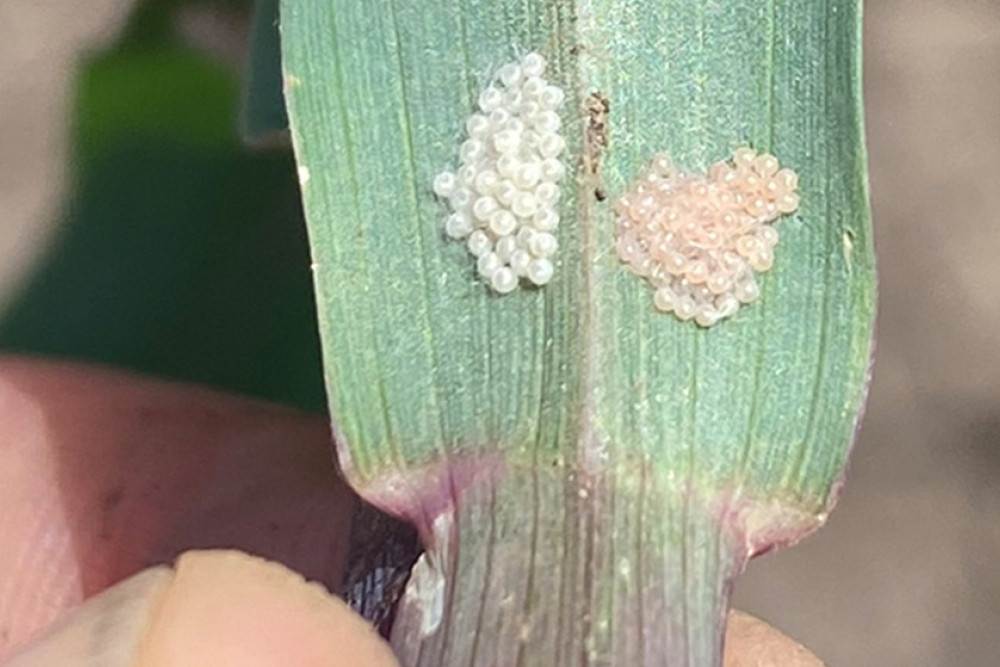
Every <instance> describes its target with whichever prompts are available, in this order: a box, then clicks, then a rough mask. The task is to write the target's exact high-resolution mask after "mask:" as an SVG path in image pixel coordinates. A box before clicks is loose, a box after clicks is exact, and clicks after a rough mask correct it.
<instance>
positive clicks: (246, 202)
mask: <svg viewBox="0 0 1000 667" xmlns="http://www.w3.org/2000/svg"><path fill="white" fill-rule="evenodd" d="M181 4H183V1H182V0H155V1H151V2H146V3H145V4H143V5H141V6H140V7H138V8H137V10H136V11H135V13H134V14H133V16H132V18H131V21H130V22H129V25H128V26H127V27H126V29H125V30H124V32H123V34H122V37H121V38H120V40H119V41H118V43H117V44H116V46H115V47H114V48H112V49H110V50H109V51H107V52H104V53H102V54H98V55H97V56H95V57H93V58H91V59H89V60H87V61H86V62H84V63H82V65H81V68H80V74H79V77H78V81H77V94H76V103H75V108H74V116H73V118H74V140H73V141H74V143H73V154H74V160H73V165H72V169H73V177H72V186H71V191H70V195H69V198H68V201H67V202H66V203H65V206H64V214H63V219H62V221H61V225H60V227H59V231H58V235H57V238H56V239H55V241H54V242H53V243H52V246H51V248H50V249H49V252H48V253H47V255H46V256H45V257H44V258H43V260H42V261H41V263H40V264H39V265H38V266H37V268H36V270H35V273H34V274H33V275H32V276H31V277H30V278H29V280H28V282H27V285H26V287H25V288H24V289H23V291H22V293H21V294H20V295H18V296H17V297H16V298H15V299H14V301H13V302H12V304H11V305H10V306H9V307H8V309H7V310H6V311H5V312H4V313H2V316H0V349H3V350H5V351H17V352H26V353H33V354H39V355H47V356H56V357H61V358H69V359H76V360H83V361H92V362H99V363H104V364H110V365H114V366H120V367H125V368H129V369H132V370H135V371H138V372H141V373H147V374H153V375H158V376H163V377H168V378H174V379H181V380H188V381H194V382H198V383H202V384H207V385H210V386H214V387H217V388H221V389H225V390H229V391H234V392H239V393H244V394H249V395H252V396H257V397H261V398H265V399H269V400H274V401H279V402H283V403H286V404H289V405H292V406H295V407H299V408H302V409H306V410H311V411H322V410H323V409H324V407H325V399H324V393H323V383H322V369H321V361H320V353H319V342H318V338H317V334H316V318H315V308H314V304H313V296H312V281H311V275H310V270H309V251H308V245H307V242H306V233H305V226H304V223H303V219H302V211H301V204H300V201H299V193H298V185H297V182H296V177H295V166H294V161H293V159H292V155H291V153H290V152H289V151H270V152H255V151H252V150H250V149H248V148H246V147H244V146H243V145H242V144H241V142H240V139H239V131H238V126H239V122H238V120H239V116H240V111H239V99H240V95H241V93H240V73H239V72H236V71H233V69H232V68H231V67H230V66H228V65H226V64H224V63H220V62H217V61H215V60H213V59H212V58H211V57H209V56H207V55H204V54H202V53H199V52H197V51H195V50H193V49H192V48H190V47H189V46H186V45H184V44H183V43H181V42H180V40H179V39H178V38H177V37H176V35H175V32H174V28H173V25H174V21H173V17H174V12H175V11H176V9H177V8H178V7H179V6H180V5H181ZM222 4H223V5H226V6H227V8H228V9H230V10H232V11H240V10H241V8H242V11H247V8H246V7H245V6H244V5H247V4H248V3H246V2H241V1H237V0H231V1H229V2H224V3H222ZM259 41H260V40H254V44H255V48H271V49H274V50H275V55H274V56H272V57H276V49H277V44H276V42H275V43H274V44H272V45H270V46H269V45H268V44H266V43H264V44H263V46H260V45H258V42H259ZM265 42H266V40H265ZM252 60H253V61H255V62H256V61H261V62H267V56H254V57H253V58H252ZM272 66H273V62H272ZM279 81H280V79H279ZM278 92H279V93H280V90H279V91H278ZM250 97H251V96H250V95H247V99H250ZM278 99H279V102H280V95H279V97H278ZM271 103H272V105H273V99H272V100H271Z"/></svg>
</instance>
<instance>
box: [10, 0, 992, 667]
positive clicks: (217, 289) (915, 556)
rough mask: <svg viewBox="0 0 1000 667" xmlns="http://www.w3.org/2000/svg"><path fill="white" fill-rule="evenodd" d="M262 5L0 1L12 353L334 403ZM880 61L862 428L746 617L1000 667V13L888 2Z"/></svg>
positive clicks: (820, 642) (234, 1)
mask: <svg viewBox="0 0 1000 667" xmlns="http://www.w3.org/2000/svg"><path fill="white" fill-rule="evenodd" d="M267 1H269V0H267ZM249 4H250V3H249V2H247V1H246V0H146V1H145V2H143V3H142V5H141V7H139V8H138V10H136V11H132V6H131V5H132V2H131V1H130V0H76V1H75V2H73V3H67V2H65V0H0V350H3V351H22V352H32V353H39V354H45V355H50V356H62V357H70V358H76V359H87V360H92V361H96V362H103V363H108V364H114V365H118V366H125V367H128V368H132V369H135V370H138V371H141V372H144V373H150V374H155V375H160V376H167V377H173V378H179V379H185V380H191V381H195V382H200V383H204V384H209V385H212V386H216V387H220V388H224V389H228V390H231V391H236V392H241V393H246V394H252V395H256V396H262V397H264V398H268V399H271V400H275V401H280V402H283V403H287V404H290V405H294V406H297V407H300V408H302V409H305V410H311V411H316V412H319V411H322V410H323V409H324V398H323V389H322V377H321V369H320V358H319V349H318V343H317V341H316V338H315V334H314V333H313V331H314V325H313V318H314V316H315V315H314V312H313V306H312V301H311V294H310V276H309V268H308V267H309V261H308V249H307V246H306V240H305V234H304V229H303V228H302V225H301V222H300V220H301V211H300V209H299V203H298V192H297V185H296V183H295V176H294V173H295V170H294V168H293V165H292V162H291V156H290V154H289V153H288V151H285V150H279V149H274V150H268V149H267V147H268V146H269V145H271V144H274V143H276V137H275V136H274V135H273V133H271V132H270V129H271V128H273V127H277V126H280V123H281V120H282V119H281V113H282V112H281V109H280V107H279V106H274V107H271V108H268V106H267V105H266V104H265V105H256V106H257V107H258V108H259V109H261V115H260V116H259V117H255V118H242V119H241V122H240V123H239V124H236V123H234V122H233V121H234V119H236V118H238V117H239V109H240V106H241V104H240V102H241V100H240V96H241V95H244V94H249V95H257V94H261V95H264V96H267V95H268V94H269V93H271V92H273V89H274V86H276V85H278V84H277V72H275V71H270V72H269V71H267V70H266V68H265V69H264V70H263V71H262V73H261V79H260V80H255V81H253V82H251V85H249V86H248V87H247V86H244V85H243V84H244V83H245V82H244V81H243V76H244V74H243V72H244V64H245V62H244V61H245V54H246V53H247V52H248V50H249V49H248V42H249V41H250V40H263V41H264V42H265V44H264V47H265V50H266V48H273V47H274V45H275V44H276V33H275V32H274V30H273V29H271V27H270V26H269V25H263V26H257V29H256V30H255V29H254V26H253V25H252V22H251V19H250V12H249V11H248V5H249ZM865 47H866V64H865V68H866V72H865V74H866V81H865V84H866V85H865V88H866V95H867V117H868V139H869V150H870V155H871V181H872V191H873V207H874V214H875V222H876V238H877V244H878V248H879V266H880V274H881V287H880V291H881V296H880V315H879V324H878V351H877V365H876V371H875V376H874V383H873V386H872V391H871V399H870V402H869V406H868V412H867V418H866V420H865V423H864V428H863V430H862V433H861V438H860V442H859V444H858V446H857V449H856V450H855V454H854V458H853V461H852V465H851V472H850V478H849V483H848V484H847V487H846V491H845V494H844V496H843V499H842V501H841V504H840V506H839V508H838V509H837V511H836V512H834V513H833V515H832V518H831V519H830V522H829V524H828V525H827V527H826V528H824V529H823V530H822V531H820V532H819V533H818V534H816V535H815V536H813V537H811V538H809V539H807V540H806V541H805V542H803V543H802V544H801V545H799V546H798V547H796V548H794V549H789V550H785V551H783V552H779V553H777V554H775V555H769V556H767V557H765V558H763V559H761V560H760V561H757V562H755V563H753V564H752V565H751V567H750V570H749V572H748V573H747V574H746V575H745V576H744V577H743V578H742V579H741V580H740V581H739V583H738V586H737V589H736V604H737V605H738V606H740V607H742V608H744V609H746V610H747V611H750V612H752V613H755V614H757V615H759V616H761V617H762V618H764V619H766V620H768V621H770V622H772V623H774V624H775V625H777V626H778V627H780V628H781V629H782V630H784V631H785V632H787V633H789V634H790V635H792V636H793V637H795V638H796V639H798V640H800V641H802V642H803V643H805V644H806V645H808V646H809V647H811V648H812V649H813V650H815V651H816V652H817V653H818V654H819V655H820V656H821V657H822V658H824V659H825V660H826V661H827V662H828V664H829V665H831V667H840V666H850V667H855V666H868V665H871V666H878V667H904V666H905V667H914V666H923V665H928V666H938V665H941V666H948V667H972V666H977V667H979V666H982V665H988V664H997V661H998V660H1000V484H998V483H997V480H1000V400H998V399H1000V353H998V351H997V347H998V345H997V340H998V337H1000V186H998V185H997V183H996V181H997V174H998V173H1000V3H997V2H996V0H869V2H868V3H867V23H866V35H865ZM246 90H249V93H247V92H244V91H246ZM241 130H242V132H243V134H245V135H249V136H251V137H252V138H253V139H254V142H255V143H257V144H259V145H260V146H261V147H263V150H258V151H249V150H247V149H245V148H244V147H243V142H242V140H241V136H240V133H241ZM237 285H238V286H239V289H234V287H235V286H237ZM121 313H128V314H129V315H128V317H127V318H126V317H122V316H121Z"/></svg>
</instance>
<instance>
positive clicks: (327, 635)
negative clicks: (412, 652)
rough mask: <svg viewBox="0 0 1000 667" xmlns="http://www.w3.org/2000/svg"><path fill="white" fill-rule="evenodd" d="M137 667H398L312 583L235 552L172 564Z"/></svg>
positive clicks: (191, 556)
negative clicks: (171, 576) (167, 586)
mask: <svg viewBox="0 0 1000 667" xmlns="http://www.w3.org/2000/svg"><path fill="white" fill-rule="evenodd" d="M137 664H138V665H140V666H141V667H182V666H183V667H200V666H202V665H204V666H205V667H209V666H211V667H237V666H238V667H279V666H284V665H297V666H301V667H398V664H397V662H396V660H395V658H394V657H393V655H392V652H391V651H390V649H389V647H388V645H387V644H386V643H385V642H384V641H382V639H381V638H380V637H379V636H378V634H377V633H376V632H375V630H374V629H373V628H372V627H371V626H370V625H369V624H368V623H366V622H365V621H364V620H363V619H362V618H361V617H359V616H357V615H356V614H355V613H354V612H353V611H351V609H350V608H349V607H348V606H347V605H346V604H345V603H344V602H343V601H341V600H339V599H338V598H336V597H334V596H332V595H330V594H328V593H327V592H326V590H325V589H324V588H323V587H322V586H321V585H319V584H316V583H310V582H307V581H306V580H305V579H303V578H302V577H301V576H300V575H298V574H296V573H295V572H292V571H291V570H289V569H287V568H285V567H284V566H282V565H279V564H278V563H274V562H270V561H266V560H263V559H261V558H257V557H253V556H249V555H247V554H244V553H241V552H235V551H196V552H189V553H187V554H184V555H183V556H182V557H181V558H180V559H179V561H178V563H177V571H176V574H175V577H174V581H173V583H172V584H171V586H170V589H169V590H168V591H167V593H166V595H165V597H164V599H163V601H162V602H161V603H160V605H159V607H158V610H157V612H156V614H155V617H154V620H153V623H152V624H151V627H150V630H149V631H148V633H147V634H146V637H145V638H144V640H143V642H142V647H141V649H140V659H139V661H138V663H137Z"/></svg>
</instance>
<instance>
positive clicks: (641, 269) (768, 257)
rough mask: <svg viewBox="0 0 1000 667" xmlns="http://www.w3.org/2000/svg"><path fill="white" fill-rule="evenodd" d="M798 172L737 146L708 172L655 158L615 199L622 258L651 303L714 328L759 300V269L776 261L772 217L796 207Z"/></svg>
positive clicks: (619, 255)
mask: <svg viewBox="0 0 1000 667" xmlns="http://www.w3.org/2000/svg"><path fill="white" fill-rule="evenodd" d="M797 187H798V176H797V175H796V174H795V172H794V171H792V170H791V169H782V168H781V166H780V165H779V164H778V160H777V159H776V158H775V157H774V156H773V155H769V154H766V153H765V154H761V155H758V154H757V153H756V152H755V151H754V150H753V149H751V148H740V149H738V150H736V151H735V152H734V153H733V157H732V160H731V161H722V162H718V163H716V164H715V165H713V166H712V167H711V169H709V172H708V175H707V177H706V176H696V175H691V174H686V173H683V172H680V171H678V170H677V169H675V168H674V165H673V164H672V162H671V160H670V158H669V157H667V156H665V155H660V156H657V157H656V158H655V159H654V160H653V163H652V165H651V166H650V167H649V169H648V170H647V171H646V172H645V173H644V174H643V175H642V176H641V177H640V178H639V179H638V180H637V181H636V182H635V183H633V184H632V186H631V188H630V189H629V191H628V192H627V193H626V194H625V195H623V196H622V197H621V198H619V199H618V201H617V202H616V205H615V211H616V213H617V219H616V223H615V224H616V227H617V229H616V242H617V252H618V257H619V259H621V260H622V261H623V262H625V263H626V264H627V265H628V266H629V268H630V269H631V270H632V271H633V272H634V273H635V274H637V275H639V276H642V277H643V278H645V279H646V280H647V281H649V283H650V284H651V285H652V286H653V288H654V289H655V292H654V295H653V303H654V305H655V307H656V308H657V309H658V310H660V311H663V312H673V313H674V315H675V316H676V317H677V318H678V319H680V320H690V319H694V320H695V321H696V322H697V323H698V324H699V325H701V326H703V327H710V326H712V325H713V324H715V323H716V322H718V321H719V320H721V319H724V318H727V317H730V316H732V315H734V314H735V313H736V312H737V311H738V310H739V308H740V305H741V304H745V303H750V302H752V301H755V300H756V299H757V297H758V296H759V295H760V289H759V287H758V285H757V280H756V278H755V275H756V273H759V272H764V271H767V270H768V269H770V268H771V265H772V264H773V263H774V247H775V245H776V244H777V243H778V231H777V230H776V229H775V228H774V226H773V225H771V224H770V223H773V222H775V221H776V220H777V219H778V218H779V217H781V216H782V215H787V214H790V213H792V212H794V211H795V210H796V209H797V208H798V206H799V198H798V195H797V194H796V192H795V191H796V189H797Z"/></svg>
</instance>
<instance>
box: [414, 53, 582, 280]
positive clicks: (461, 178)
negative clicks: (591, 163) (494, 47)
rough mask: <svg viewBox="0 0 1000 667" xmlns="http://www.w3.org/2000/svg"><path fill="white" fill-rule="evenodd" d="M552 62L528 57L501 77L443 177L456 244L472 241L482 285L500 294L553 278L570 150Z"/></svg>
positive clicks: (440, 187)
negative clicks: (548, 71)
mask: <svg viewBox="0 0 1000 667" xmlns="http://www.w3.org/2000/svg"><path fill="white" fill-rule="evenodd" d="M545 68H546V62H545V59H544V58H543V57H542V56H541V55H540V54H538V53H529V54H527V55H525V56H524V57H523V58H521V59H520V61H519V62H514V63H508V64H506V65H504V66H502V67H501V68H499V70H497V73H496V76H495V77H494V79H493V80H492V81H491V83H490V84H489V85H488V86H487V87H486V89H485V90H483V91H482V93H481V94H480V96H479V109H478V111H477V112H476V113H474V114H472V115H471V116H470V117H469V118H468V120H467V121H466V123H465V129H466V132H467V134H468V138H467V139H466V140H465V141H464V142H463V143H462V146H461V148H460V149H459V159H460V166H459V167H458V169H457V170H456V171H454V172H452V171H444V172H441V173H439V174H438V175H437V176H436V177H435V178H434V182H433V190H434V193H435V194H436V195H437V196H438V197H440V198H442V199H444V200H446V201H447V203H448V207H449V209H450V212H449V214H448V216H447V218H446V220H445V223H444V231H445V234H447V235H448V236H449V237H451V238H453V239H457V240H465V243H466V247H467V248H468V249H469V252H470V253H471V254H472V255H473V256H474V257H476V269H477V271H478V273H479V276H480V277H481V278H482V279H483V281H484V282H485V283H486V284H487V285H489V286H490V287H492V288H493V290H494V291H496V292H497V293H498V294H509V293H510V292H513V291H514V290H515V289H517V287H518V285H519V284H520V282H521V279H522V278H523V279H525V280H527V281H529V282H530V283H532V284H534V285H544V284H546V283H548V282H549V281H550V280H551V279H552V274H553V272H554V267H553V258H554V255H555V253H556V250H557V249H558V241H557V240H556V235H555V232H556V230H557V228H558V227H559V213H558V212H557V206H556V205H557V203H558V201H559V181H560V180H561V179H562V178H563V176H564V174H565V171H566V169H565V166H564V165H563V163H562V161H561V160H560V155H561V154H562V152H563V151H564V150H565V148H566V141H565V139H564V137H563V135H562V133H561V131H560V130H561V126H562V123H561V121H560V118H559V114H558V112H557V110H558V109H559V107H560V105H561V104H562V102H563V98H564V97H565V94H564V92H563V89H562V88H560V87H559V86H557V85H553V84H552V83H550V82H548V81H547V80H546V79H545V77H544V75H545Z"/></svg>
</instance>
